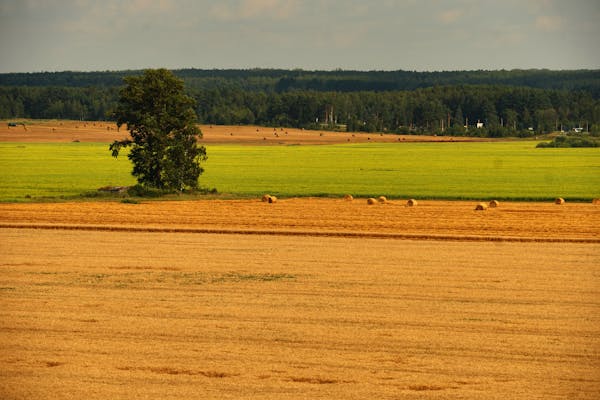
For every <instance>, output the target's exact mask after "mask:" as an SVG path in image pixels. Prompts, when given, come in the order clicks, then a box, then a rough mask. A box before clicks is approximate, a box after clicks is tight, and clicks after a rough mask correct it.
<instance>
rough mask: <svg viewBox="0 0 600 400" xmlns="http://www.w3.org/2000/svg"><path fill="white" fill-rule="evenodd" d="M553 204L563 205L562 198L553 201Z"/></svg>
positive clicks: (563, 200)
mask: <svg viewBox="0 0 600 400" xmlns="http://www.w3.org/2000/svg"><path fill="white" fill-rule="evenodd" d="M554 204H558V205H561V204H565V199H563V198H562V197H558V198H557V199H556V200H554Z"/></svg>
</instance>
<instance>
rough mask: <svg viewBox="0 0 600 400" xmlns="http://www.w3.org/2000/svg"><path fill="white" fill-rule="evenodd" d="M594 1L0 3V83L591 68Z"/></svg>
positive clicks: (597, 9)
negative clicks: (8, 78)
mask: <svg viewBox="0 0 600 400" xmlns="http://www.w3.org/2000/svg"><path fill="white" fill-rule="evenodd" d="M599 39H600V0H498V1H491V0H438V1H434V0H430V1H428V0H421V1H418V0H215V1H213V0H132V1H118V0H98V1H97V0H0V50H1V52H2V53H1V54H2V56H1V58H0V72H37V71H64V70H76V71H98V70H121V69H141V68H155V67H166V68H191V67H194V68H208V69H211V68H256V67H258V68H302V69H308V70H312V69H327V70H330V69H335V68H342V69H358V70H397V69H404V70H419V71H423V70H429V71H431V70H462V69H469V70H472V69H513V68H549V69H577V68H593V69H598V68H600V51H599V50H600V45H599V44H598V42H599Z"/></svg>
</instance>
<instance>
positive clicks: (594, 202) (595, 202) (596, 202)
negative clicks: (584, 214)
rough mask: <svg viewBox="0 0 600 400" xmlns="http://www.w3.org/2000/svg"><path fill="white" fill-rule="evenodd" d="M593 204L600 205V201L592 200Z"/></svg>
mask: <svg viewBox="0 0 600 400" xmlns="http://www.w3.org/2000/svg"><path fill="white" fill-rule="evenodd" d="M592 204H599V205H600V199H594V200H592Z"/></svg>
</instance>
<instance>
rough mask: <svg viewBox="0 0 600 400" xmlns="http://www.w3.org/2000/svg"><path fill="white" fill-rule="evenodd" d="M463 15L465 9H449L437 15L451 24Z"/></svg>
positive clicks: (438, 18)
mask: <svg viewBox="0 0 600 400" xmlns="http://www.w3.org/2000/svg"><path fill="white" fill-rule="evenodd" d="M462 16H463V11H462V10H459V9H453V10H447V11H444V12H441V13H439V14H438V15H437V20H438V21H440V22H442V23H444V24H451V23H453V22H456V21H457V20H458V19H459V18H460V17H462Z"/></svg>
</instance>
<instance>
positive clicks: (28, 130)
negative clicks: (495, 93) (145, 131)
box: [0, 120, 490, 145]
mask: <svg viewBox="0 0 600 400" xmlns="http://www.w3.org/2000/svg"><path fill="white" fill-rule="evenodd" d="M199 128H200V130H201V131H202V134H203V137H202V138H201V139H200V140H199V142H200V143H202V144H247V145H280V144H283V145H295V144H339V143H392V142H398V141H401V142H403V141H406V142H450V141H462V142H472V141H490V139H478V138H470V137H450V136H427V135H419V136H415V135H386V134H383V133H358V132H352V133H349V132H331V131H318V130H314V131H313V130H304V129H296V128H287V127H277V128H267V127H261V126H237V125H234V126H231V125H199ZM128 136H129V133H128V132H127V129H126V127H121V129H120V130H118V128H117V125H116V124H115V123H113V122H104V121H66V120H48V121H40V120H30V121H26V125H25V126H22V125H18V126H16V127H9V126H8V123H7V121H1V123H0V142H24V143H29V142H37V143H57V142H58V143H61V142H73V141H79V142H93V143H111V142H113V141H115V140H121V139H123V138H126V137H128Z"/></svg>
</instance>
